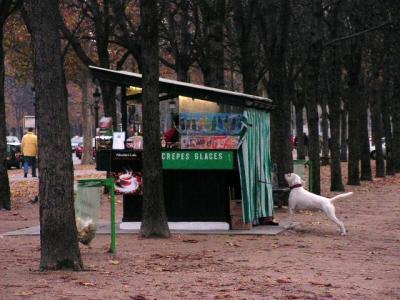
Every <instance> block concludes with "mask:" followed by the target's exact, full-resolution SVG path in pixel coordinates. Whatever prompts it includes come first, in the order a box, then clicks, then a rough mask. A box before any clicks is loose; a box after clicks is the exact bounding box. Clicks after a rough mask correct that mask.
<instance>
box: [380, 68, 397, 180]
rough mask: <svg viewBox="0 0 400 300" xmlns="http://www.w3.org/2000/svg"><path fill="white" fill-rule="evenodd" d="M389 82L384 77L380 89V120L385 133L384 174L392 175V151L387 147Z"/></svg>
mask: <svg viewBox="0 0 400 300" xmlns="http://www.w3.org/2000/svg"><path fill="white" fill-rule="evenodd" d="M388 90H389V84H388V79H387V77H386V76H385V77H384V84H383V89H382V98H381V103H382V122H383V132H384V135H385V143H386V175H394V174H395V171H394V166H393V158H392V153H393V152H392V151H390V152H388V151H387V149H391V148H393V147H392V140H393V139H392V122H391V120H390V117H391V114H390V107H391V104H390V103H391V99H390V96H389V92H388Z"/></svg>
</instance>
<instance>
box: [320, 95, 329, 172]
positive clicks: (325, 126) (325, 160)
mask: <svg viewBox="0 0 400 300" xmlns="http://www.w3.org/2000/svg"><path fill="white" fill-rule="evenodd" d="M326 102H327V100H326V96H323V97H322V105H321V109H322V115H321V129H322V158H321V159H322V164H323V165H328V164H329V122H328V118H329V114H328V110H327V103H326Z"/></svg>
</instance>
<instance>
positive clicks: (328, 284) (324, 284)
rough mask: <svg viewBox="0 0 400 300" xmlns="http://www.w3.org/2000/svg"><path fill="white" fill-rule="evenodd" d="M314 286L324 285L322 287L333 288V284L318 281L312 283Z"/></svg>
mask: <svg viewBox="0 0 400 300" xmlns="http://www.w3.org/2000/svg"><path fill="white" fill-rule="evenodd" d="M310 283H311V284H312V285H322V286H327V287H328V286H332V283H324V282H318V281H310Z"/></svg>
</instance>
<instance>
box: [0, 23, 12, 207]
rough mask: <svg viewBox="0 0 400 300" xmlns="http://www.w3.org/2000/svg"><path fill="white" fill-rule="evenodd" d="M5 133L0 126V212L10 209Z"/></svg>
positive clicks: (2, 109) (0, 88)
mask: <svg viewBox="0 0 400 300" xmlns="http://www.w3.org/2000/svg"><path fill="white" fill-rule="evenodd" d="M3 35H4V32H3V23H2V22H0V123H1V124H6V105H5V98H4V76H5V71H4V49H3ZM6 136H7V131H6V126H0V210H1V209H6V210H10V209H11V199H10V197H11V194H10V184H9V181H8V173H7V164H6V156H7V138H6Z"/></svg>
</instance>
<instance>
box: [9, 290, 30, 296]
mask: <svg viewBox="0 0 400 300" xmlns="http://www.w3.org/2000/svg"><path fill="white" fill-rule="evenodd" d="M14 295H15V296H31V295H33V292H31V291H23V292H16V293H14Z"/></svg>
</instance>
